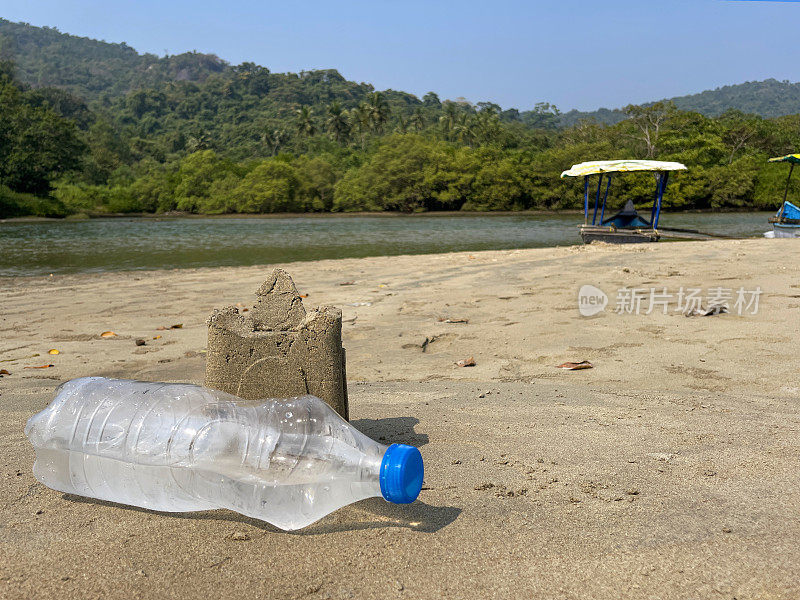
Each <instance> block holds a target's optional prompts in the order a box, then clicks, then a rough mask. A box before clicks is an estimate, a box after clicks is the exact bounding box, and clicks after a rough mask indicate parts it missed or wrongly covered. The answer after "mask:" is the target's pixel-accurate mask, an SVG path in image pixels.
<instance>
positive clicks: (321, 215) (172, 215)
mask: <svg viewBox="0 0 800 600" xmlns="http://www.w3.org/2000/svg"><path fill="white" fill-rule="evenodd" d="M751 213H764V214H770V215H771V214H773V211H768V210H763V209H759V210H756V209H752V210H750V209H726V210H715V209H688V210H675V211H669V210H662V211H661V214H662V215H664V214H674V215H690V214H698V215H705V214H751ZM582 214H583V210H580V209H575V208H570V209H563V210H520V211H514V210H499V211H460V210H452V211H447V210H443V211H425V212H415V213H407V212H389V211H386V212H335V213H334V212H317V213H312V212H309V213H257V214H253V213H226V214H220V215H207V214H197V213H188V212H187V213H184V212H169V213H93V214H89V215H86V216H85V217H80V218H77V217H75V216H74V215H68V216H66V217H9V218H5V219H0V223H52V222H72V223H74V222H82V221H94V220H100V219H143V220H156V221H158V220H169V219H301V218H313V219H339V218H345V219H346V218H359V217H381V218H420V217H478V216H480V217H514V216H542V215H548V216H549V215H554V216H558V215H582Z"/></svg>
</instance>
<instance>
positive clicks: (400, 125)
mask: <svg viewBox="0 0 800 600" xmlns="http://www.w3.org/2000/svg"><path fill="white" fill-rule="evenodd" d="M394 130H395V131H396V132H397V133H408V121H406V120H405V119H404V118H403V115H398V116H397V127H395V128H394Z"/></svg>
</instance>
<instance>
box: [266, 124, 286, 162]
mask: <svg viewBox="0 0 800 600" xmlns="http://www.w3.org/2000/svg"><path fill="white" fill-rule="evenodd" d="M288 140H289V134H288V133H286V131H284V130H283V129H273V130H272V131H270V130H266V131H264V133H262V134H261V143H262V144H264V145H265V146H266V147H267V148H268V149H269V153H270V155H271V156H275V155H276V154H277V153H278V150H280V148H281V147H282V146H283V145H284V144H285V143H286V142H287V141H288Z"/></svg>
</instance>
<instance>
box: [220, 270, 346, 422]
mask: <svg viewBox="0 0 800 600" xmlns="http://www.w3.org/2000/svg"><path fill="white" fill-rule="evenodd" d="M256 297H257V299H256V303H255V305H254V306H253V308H252V309H251V310H250V311H249V314H248V315H247V316H245V314H242V313H240V312H239V310H238V309H237V308H235V307H233V306H229V307H226V308H223V309H218V310H214V312H213V313H212V314H211V317H209V319H208V357H207V362H206V377H205V385H206V386H207V387H210V388H214V389H217V390H221V391H224V392H228V393H230V394H234V395H236V396H239V397H241V398H245V399H247V400H261V399H264V398H285V397H291V396H300V395H303V394H313V395H314V396H317V397H319V398H321V399H322V400H324V401H325V402H327V403H328V404H329V405H330V406H331V407H333V409H334V410H336V412H338V413H339V414H340V415H341V416H342V417H344V418H345V419H347V418H348V405H347V379H346V374H345V352H344V348H343V347H342V311H341V310H339V309H337V308H333V307H330V306H322V307H319V308H317V309H315V310H313V311H311V312H310V313H306V309H305V307H304V306H303V300H302V298H301V297H300V294H298V293H297V288H296V287H295V285H294V282H293V281H292V278H291V277H290V276H289V274H288V273H286V272H285V271H283V270H282V269H275V270H274V271H273V272H272V274H271V275H270V277H269V278H268V279H267V280H266V281H265V282H264V283H263V285H262V286H261V287H260V288H259V289H258V291H257V292H256Z"/></svg>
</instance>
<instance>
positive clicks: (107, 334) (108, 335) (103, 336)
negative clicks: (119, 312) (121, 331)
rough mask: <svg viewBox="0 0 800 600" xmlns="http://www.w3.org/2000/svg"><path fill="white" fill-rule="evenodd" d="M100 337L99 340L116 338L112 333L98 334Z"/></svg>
mask: <svg viewBox="0 0 800 600" xmlns="http://www.w3.org/2000/svg"><path fill="white" fill-rule="evenodd" d="M100 337H101V338H115V337H117V334H116V333H114V332H113V331H104V332H103V333H101V334H100Z"/></svg>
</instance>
